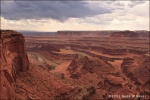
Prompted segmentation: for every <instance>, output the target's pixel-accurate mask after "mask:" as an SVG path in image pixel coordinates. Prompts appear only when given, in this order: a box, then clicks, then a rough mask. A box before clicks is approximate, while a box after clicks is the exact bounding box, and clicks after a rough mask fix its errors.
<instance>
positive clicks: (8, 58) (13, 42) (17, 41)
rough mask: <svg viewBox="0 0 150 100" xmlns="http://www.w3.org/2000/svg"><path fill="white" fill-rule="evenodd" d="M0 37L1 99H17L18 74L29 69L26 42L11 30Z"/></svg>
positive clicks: (1, 32) (19, 34) (0, 32)
mask: <svg viewBox="0 0 150 100" xmlns="http://www.w3.org/2000/svg"><path fill="white" fill-rule="evenodd" d="M0 36H1V37H0V56H1V57H0V79H1V80H0V92H1V93H0V99H1V100H2V99H15V92H14V89H15V81H16V74H18V73H19V72H23V71H26V70H28V69H29V61H28V57H27V53H26V48H25V40H24V37H23V35H22V34H21V33H18V32H15V31H10V30H1V31H0Z"/></svg>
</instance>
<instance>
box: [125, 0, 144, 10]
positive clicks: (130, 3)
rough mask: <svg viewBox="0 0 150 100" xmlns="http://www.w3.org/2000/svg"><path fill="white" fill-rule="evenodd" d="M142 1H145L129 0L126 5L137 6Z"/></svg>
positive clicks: (142, 0) (142, 1)
mask: <svg viewBox="0 0 150 100" xmlns="http://www.w3.org/2000/svg"><path fill="white" fill-rule="evenodd" d="M143 3H145V1H144V0H139V1H130V2H129V3H128V6H129V7H131V8H132V7H134V6H137V5H140V4H143Z"/></svg>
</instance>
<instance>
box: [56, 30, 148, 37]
mask: <svg viewBox="0 0 150 100" xmlns="http://www.w3.org/2000/svg"><path fill="white" fill-rule="evenodd" d="M57 34H58V35H59V36H84V37H98V36H109V37H149V31H145V30H143V31H128V30H125V31H112V30H110V31H58V32H57Z"/></svg>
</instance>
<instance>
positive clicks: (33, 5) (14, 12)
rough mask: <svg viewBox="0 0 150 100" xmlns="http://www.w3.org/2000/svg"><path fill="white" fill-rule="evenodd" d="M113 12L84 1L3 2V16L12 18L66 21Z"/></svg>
mask: <svg viewBox="0 0 150 100" xmlns="http://www.w3.org/2000/svg"><path fill="white" fill-rule="evenodd" d="M92 6H93V7H92ZM111 12H112V9H111V8H105V7H98V6H94V5H90V4H89V3H87V2H84V1H42V2H41V1H13V0H12V1H2V2H1V16H2V17H4V18H6V19H11V20H19V19H43V18H53V19H56V20H59V21H64V20H66V19H68V18H83V17H89V16H94V15H99V14H105V13H111Z"/></svg>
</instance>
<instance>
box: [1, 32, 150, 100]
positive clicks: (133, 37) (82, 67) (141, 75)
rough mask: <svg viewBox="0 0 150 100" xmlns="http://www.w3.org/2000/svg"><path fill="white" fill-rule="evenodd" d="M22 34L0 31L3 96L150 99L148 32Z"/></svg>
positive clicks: (64, 99)
mask: <svg viewBox="0 0 150 100" xmlns="http://www.w3.org/2000/svg"><path fill="white" fill-rule="evenodd" d="M23 34H24V36H23V35H22V33H19V32H16V31H10V30H2V31H1V41H0V42H1V45H0V49H1V51H0V52H1V53H0V54H1V58H0V61H1V66H0V68H1V69H0V71H1V84H0V89H1V90H0V91H1V93H0V94H1V95H0V97H1V99H17V100H20V99H24V100H26V99H30V100H32V99H42V100H46V99H50V100H72V99H77V100H88V99H89V100H93V99H94V100H99V99H119V98H117V97H116V98H113V97H110V96H111V95H139V96H140V97H136V96H135V97H133V98H132V99H149V98H150V97H149V95H150V90H149V88H150V87H149V86H150V79H149V76H150V73H149V71H150V67H149V62H150V55H149V54H150V52H149V31H58V32H56V33H55V34H49V33H46V34H44V33H43V34H42V32H41V33H38V34H36V33H34V34H32V33H31V34H30V33H28V34H26V33H23ZM122 99H125V98H124V97H122Z"/></svg>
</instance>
